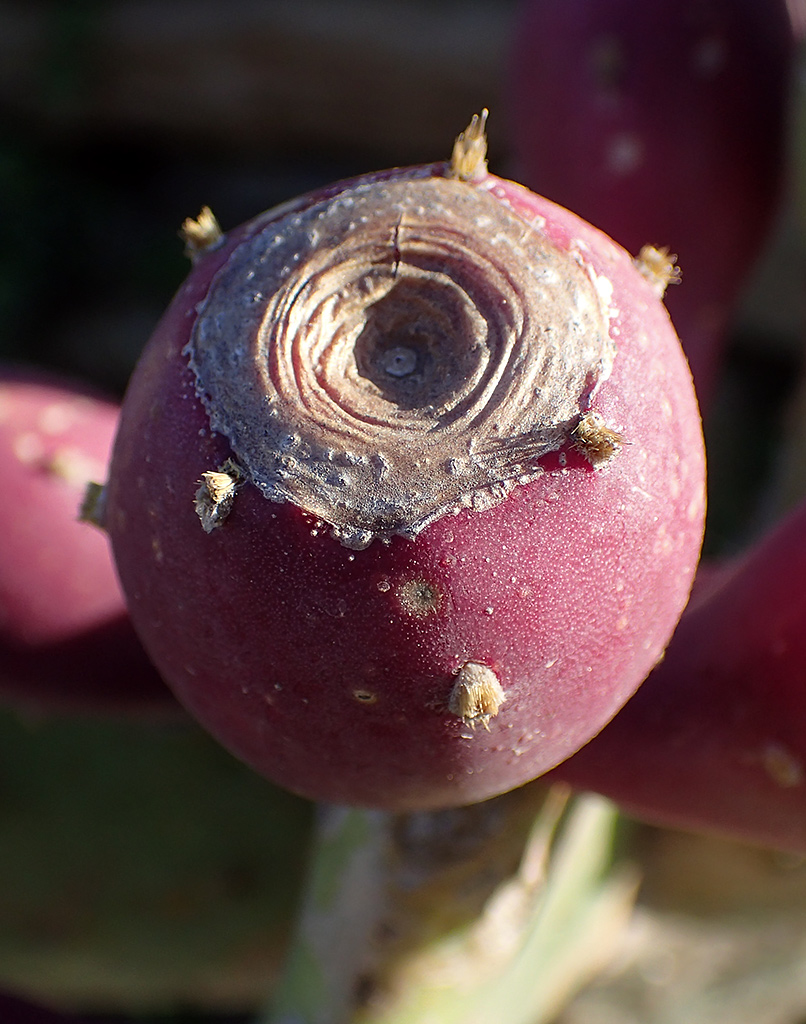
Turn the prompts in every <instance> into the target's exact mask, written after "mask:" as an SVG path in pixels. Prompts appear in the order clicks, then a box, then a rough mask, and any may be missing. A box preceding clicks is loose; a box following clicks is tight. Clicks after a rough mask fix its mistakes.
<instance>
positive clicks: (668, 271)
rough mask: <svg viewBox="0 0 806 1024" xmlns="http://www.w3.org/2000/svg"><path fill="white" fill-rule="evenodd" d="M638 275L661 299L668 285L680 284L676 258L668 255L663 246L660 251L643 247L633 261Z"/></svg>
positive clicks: (650, 247) (651, 246)
mask: <svg viewBox="0 0 806 1024" xmlns="http://www.w3.org/2000/svg"><path fill="white" fill-rule="evenodd" d="M633 263H635V266H636V268H637V269H638V271H639V273H640V274H641V275H642V276H643V277H645V278H646V279H647V281H649V283H650V284H651V285H652V288H653V290H654V292H655V294H656V295H657V296H658V298H659V299H662V298H663V296H664V295H665V294H666V289H667V288H668V287H669V285H670V284H680V280H681V276H680V267H678V266H677V256H675V255H674V254H670V253H669V250H668V248H666V247H665V246H664V247H663V248H661V249H658V248H656V247H655V246H654V245H645V246H643V247H642V248H641V251H640V252H639V253H638V255H637V256H636V257H635V259H634V260H633Z"/></svg>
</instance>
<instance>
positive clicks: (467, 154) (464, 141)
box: [448, 107, 489, 182]
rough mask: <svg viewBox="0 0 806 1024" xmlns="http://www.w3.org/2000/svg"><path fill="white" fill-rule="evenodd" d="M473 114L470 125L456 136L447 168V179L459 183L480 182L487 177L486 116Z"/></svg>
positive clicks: (485, 110) (484, 111) (486, 113)
mask: <svg viewBox="0 0 806 1024" xmlns="http://www.w3.org/2000/svg"><path fill="white" fill-rule="evenodd" d="M488 114H489V111H488V110H487V108H486V107H485V108H484V110H482V112H481V114H474V115H473V117H472V119H471V121H470V124H469V125H468V126H467V128H465V130H464V131H463V132H462V133H461V134H460V135H458V136H457V139H456V142H454V144H453V153H452V155H451V162H450V166H449V168H448V177H450V178H458V179H459V180H460V181H470V182H473V181H481V179H482V178H484V177H486V175H487V134H486V125H487V115H488Z"/></svg>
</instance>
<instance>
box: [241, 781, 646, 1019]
mask: <svg viewBox="0 0 806 1024" xmlns="http://www.w3.org/2000/svg"><path fill="white" fill-rule="evenodd" d="M616 820H617V815H616V812H615V810H614V809H613V808H612V806H611V805H610V804H608V803H607V802H606V801H604V800H601V799H600V798H598V797H576V798H573V799H571V798H570V796H569V793H568V791H567V790H565V789H564V788H559V787H552V788H548V787H545V786H543V785H542V784H540V783H532V784H531V785H529V786H525V787H523V788H521V789H519V790H515V791H514V792H512V793H507V794H505V795H503V796H501V797H497V798H495V799H494V800H488V801H486V802H484V803H481V804H476V805H474V806H471V807H464V808H456V809H451V810H445V811H435V812H422V813H417V814H408V815H390V814H384V813H381V812H371V811H363V810H359V809H347V808H337V807H324V808H322V809H321V810H320V815H319V821H318V828H317V831H316V835H315V839H314V844H313V849H312V859H311V865H310V870H309V876H308V884H307V890H306V894H305V897H304V899H303V906H302V908H301V911H300V915H299V918H298V925H297V932H296V936H295V939H294V941H293V943H292V947H291V950H290V952H289V956H288V960H287V964H286V969H285V972H284V975H283V977H282V979H281V982H280V985H279V989H278V991H277V993H276V995H275V999H274V1004H273V1007H272V1009H271V1011H270V1012H269V1013H268V1014H267V1015H266V1016H265V1017H264V1018H262V1019H261V1020H260V1021H259V1022H257V1024H424V1022H426V1021H428V1022H429V1024H431V1022H434V1024H476V1022H483V1024H498V1022H500V1024H539V1022H542V1021H548V1020H549V1019H550V1016H551V1015H553V1014H554V1013H555V1012H556V1011H557V1010H558V1009H559V1008H560V1007H561V1006H562V1004H563V1002H564V1001H565V999H567V997H568V995H569V994H571V993H572V992H573V991H575V990H576V989H577V988H578V987H579V986H580V985H581V984H582V983H584V981H586V980H588V978H589V977H590V976H591V975H592V974H594V973H595V972H596V970H598V968H599V967H600V966H601V964H602V963H603V962H604V960H605V959H606V957H607V955H608V952H609V950H610V948H611V947H612V942H613V939H614V937H615V935H617V934H618V932H619V931H620V928H621V926H622V925H623V923H624V922H625V921H626V919H627V916H628V914H629V909H630V907H631V904H632V898H633V895H634V889H635V878H634V876H633V874H632V872H630V871H625V870H624V869H623V868H618V869H615V870H614V869H613V867H612V845H613V836H614V829H615V825H616Z"/></svg>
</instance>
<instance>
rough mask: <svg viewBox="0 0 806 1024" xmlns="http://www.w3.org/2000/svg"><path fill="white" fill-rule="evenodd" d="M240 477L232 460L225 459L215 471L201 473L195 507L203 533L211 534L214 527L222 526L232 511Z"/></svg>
mask: <svg viewBox="0 0 806 1024" xmlns="http://www.w3.org/2000/svg"><path fill="white" fill-rule="evenodd" d="M242 476H243V474H242V473H241V470H240V469H239V467H238V466H237V465H236V464H235V463H234V462H233V461H232V459H227V461H226V462H225V463H224V465H223V466H221V467H220V468H219V469H217V470H209V471H208V472H207V473H202V478H201V482H200V484H199V489H198V491H196V506H195V507H196V515H197V516H198V517H199V519H200V520H201V524H202V527H203V529H204V532H205V533H212V531H213V530H215V529H216V527H218V526H222V525H223V523H224V520H225V519H226V518H227V516H228V515H229V514H230V512H231V510H232V503H233V501H234V500H235V494H236V492H237V490H238V486H239V484H240V483H241V479H242Z"/></svg>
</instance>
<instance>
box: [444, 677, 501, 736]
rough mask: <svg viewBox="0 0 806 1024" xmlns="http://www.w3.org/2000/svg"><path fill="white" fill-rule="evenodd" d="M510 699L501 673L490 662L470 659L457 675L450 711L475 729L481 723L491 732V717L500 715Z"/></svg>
mask: <svg viewBox="0 0 806 1024" xmlns="http://www.w3.org/2000/svg"><path fill="white" fill-rule="evenodd" d="M506 699H507V698H506V694H505V693H504V689H503V687H502V686H501V683H500V681H499V679H498V676H497V675H496V674H495V672H493V670H492V669H491V668H490V666H489V665H484V664H482V663H481V662H478V661H466V662H465V663H464V665H462V667H461V668H460V669H459V671H458V672H457V674H456V682H455V683H454V684H453V689H452V690H451V695H450V697H449V699H448V710H449V711H450V713H451V714H452V715H456V717H457V718H461V719H462V722H463V723H464V724H465V725H469V726H470V727H471V728H472V729H475V728H476V726H477V725H478V724H479V723H480V724H481V725H483V726H484V728H485V729H486V730H487V731H488V732H489V730H490V724H489V723H490V719H491V718H494V717H495V716H496V715H497V714H498V712H499V710H500V708H501V705H502V704H503V703H504V702H505V701H506Z"/></svg>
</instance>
